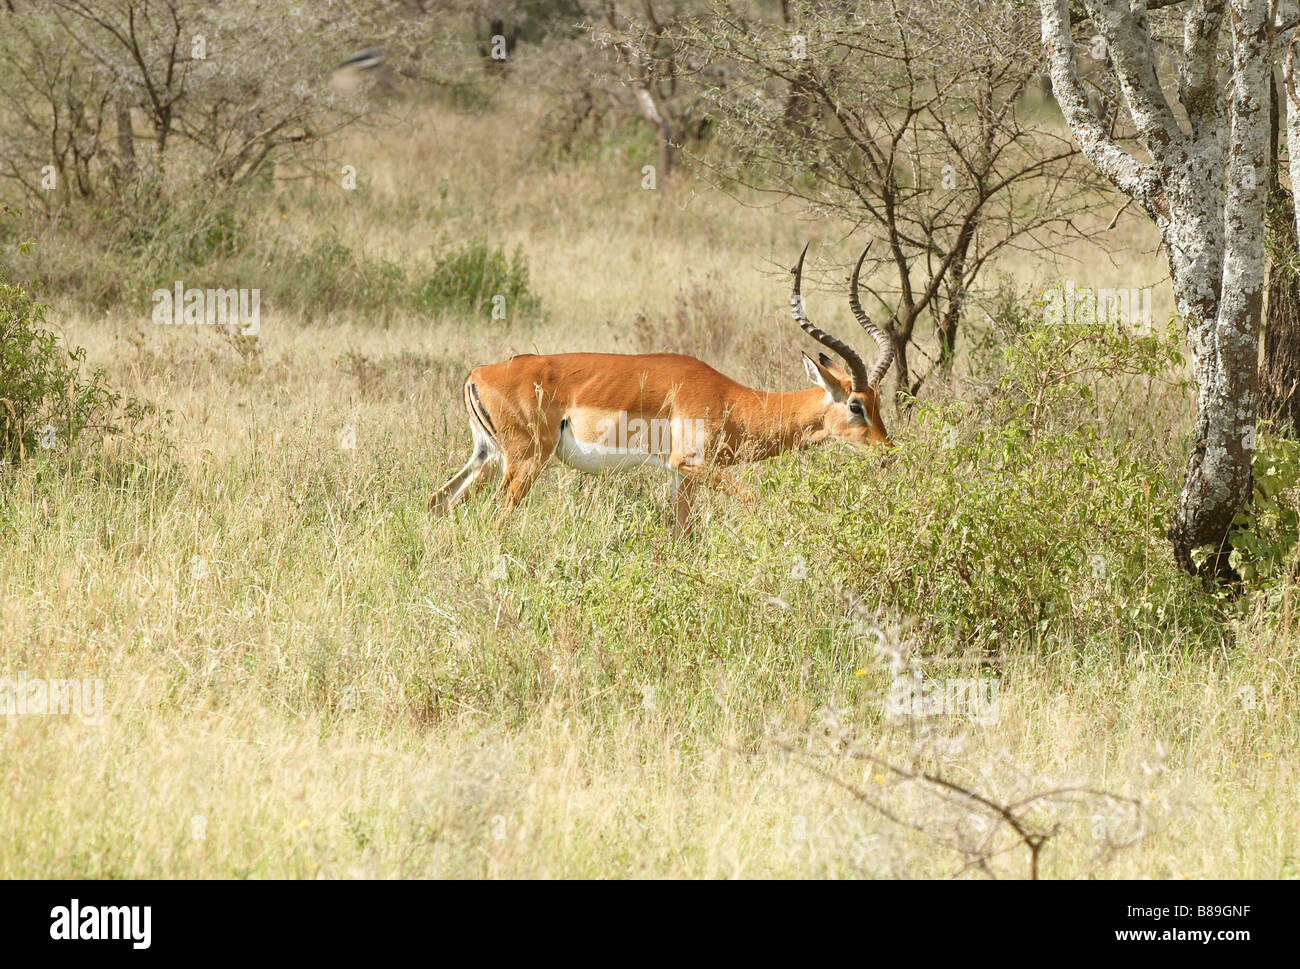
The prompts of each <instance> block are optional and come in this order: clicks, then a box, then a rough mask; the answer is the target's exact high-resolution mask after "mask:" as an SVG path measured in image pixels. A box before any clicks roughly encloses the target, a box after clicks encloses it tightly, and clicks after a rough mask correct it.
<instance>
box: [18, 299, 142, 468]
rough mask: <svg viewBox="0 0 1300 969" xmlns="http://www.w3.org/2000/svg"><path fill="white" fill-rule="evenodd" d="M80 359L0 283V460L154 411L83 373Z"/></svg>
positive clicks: (41, 312)
mask: <svg viewBox="0 0 1300 969" xmlns="http://www.w3.org/2000/svg"><path fill="white" fill-rule="evenodd" d="M85 357H86V351H85V348H84V347H78V348H77V349H75V350H71V351H69V350H65V349H64V348H63V347H62V345H61V344H60V342H59V340H58V338H57V337H56V336H55V334H54V333H53V332H52V331H51V330H49V329H48V328H47V327H46V325H45V307H44V306H42V305H41V304H40V303H38V302H36V301H35V300H34V299H33V298H32V297H31V296H30V295H29V294H28V293H27V292H26V290H24V289H22V288H21V287H18V286H12V285H8V284H5V283H0V463H3V464H16V463H17V462H19V461H21V460H23V459H24V458H26V457H27V456H28V455H29V454H31V453H32V452H33V451H34V450H35V449H36V448H37V447H43V448H46V449H55V448H62V447H64V446H66V444H67V443H68V442H72V441H75V440H77V439H78V438H80V437H81V436H82V435H84V434H86V433H87V432H100V433H108V432H116V431H119V430H120V429H121V427H120V426H119V425H120V424H124V423H125V424H131V423H135V422H136V421H139V420H140V419H141V418H143V417H144V416H145V414H146V413H151V412H152V411H153V407H152V406H151V405H147V404H143V403H141V402H139V401H137V400H135V399H134V398H129V399H126V400H125V401H124V400H123V398H122V395H121V394H119V393H116V392H114V391H112V390H110V389H109V388H108V387H107V386H106V384H105V381H104V373H103V371H102V370H94V371H92V372H91V373H90V374H89V375H88V376H83V374H82V363H83V362H84V360H85Z"/></svg>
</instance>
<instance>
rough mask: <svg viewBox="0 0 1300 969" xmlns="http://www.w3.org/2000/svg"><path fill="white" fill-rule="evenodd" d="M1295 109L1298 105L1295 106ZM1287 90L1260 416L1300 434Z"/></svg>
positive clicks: (1274, 141)
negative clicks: (1285, 152) (1285, 150)
mask: <svg viewBox="0 0 1300 969" xmlns="http://www.w3.org/2000/svg"><path fill="white" fill-rule="evenodd" d="M1291 110H1292V111H1295V108H1294V107H1292V109H1291ZM1281 117H1282V90H1281V88H1280V87H1279V86H1278V83H1277V80H1276V78H1275V79H1274V81H1273V101H1272V112H1271V115H1270V119H1269V121H1270V124H1269V132H1270V142H1271V144H1270V151H1271V155H1272V158H1273V159H1274V165H1273V171H1272V173H1271V175H1270V177H1269V180H1268V216H1267V222H1266V225H1265V229H1266V231H1267V235H1268V253H1269V262H1268V284H1267V287H1266V288H1267V291H1268V304H1267V310H1266V315H1265V323H1264V362H1263V366H1262V369H1261V370H1260V374H1259V392H1260V414H1261V416H1262V417H1264V418H1265V419H1271V420H1272V421H1273V422H1274V427H1275V429H1276V430H1278V431H1279V432H1281V433H1283V434H1289V435H1291V436H1292V437H1300V392H1297V391H1298V388H1300V260H1298V258H1297V256H1298V253H1300V249H1298V247H1297V245H1296V212H1295V198H1294V197H1293V195H1292V193H1291V191H1290V190H1289V189H1287V188H1286V187H1285V186H1284V185H1282V182H1281V179H1279V178H1278V173H1277V164H1276V159H1277V157H1278V151H1277V149H1278V128H1279V126H1280V122H1281Z"/></svg>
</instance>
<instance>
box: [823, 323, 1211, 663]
mask: <svg viewBox="0 0 1300 969" xmlns="http://www.w3.org/2000/svg"><path fill="white" fill-rule="evenodd" d="M1178 360H1179V351H1178V341H1177V338H1176V337H1174V336H1168V337H1155V336H1150V337H1139V336H1136V335H1134V334H1132V333H1130V332H1127V331H1124V330H1122V329H1110V328H1106V327H1096V326H1090V327H1080V326H1050V325H1046V326H1044V325H1039V326H1037V327H1033V326H1030V327H1026V328H1025V329H1024V332H1023V336H1022V338H1021V340H1020V341H1019V342H1018V343H1016V344H1014V345H1012V346H1010V347H1009V348H1008V349H1007V350H1006V351H1005V352H1004V361H1003V363H1004V369H1003V372H1002V375H1001V378H1000V380H999V382H998V384H997V386H996V388H995V390H994V392H993V393H992V395H991V396H990V398H989V399H988V400H987V401H986V402H984V403H982V404H980V405H974V404H971V403H969V402H966V401H959V400H949V401H946V402H943V401H939V402H932V403H929V404H927V405H924V406H922V407H921V408H920V409H919V411H918V414H917V417H918V420H917V426H916V427H915V428H914V430H912V431H911V432H908V433H906V434H901V435H899V445H898V447H897V448H896V449H895V451H894V452H893V454H892V455H891V458H890V460H889V462H888V466H887V467H886V468H884V469H871V470H868V471H867V472H866V474H867V475H868V478H867V480H868V481H869V487H867V488H865V489H864V488H862V483H863V481H862V479H861V478H857V479H855V478H852V477H849V476H846V475H845V474H844V468H843V466H842V461H840V462H834V465H832V464H831V463H827V465H826V468H827V470H826V471H825V472H822V471H820V470H819V471H815V472H814V473H813V475H811V476H810V477H809V479H808V481H807V489H808V490H807V492H806V493H805V494H806V497H805V507H804V509H803V513H802V515H801V517H802V518H803V520H805V521H812V522H816V525H815V531H816V533H817V534H818V535H822V536H825V537H826V538H827V541H828V546H829V547H828V549H827V555H826V568H827V569H828V570H829V571H830V572H831V574H833V575H834V576H835V578H836V579H837V580H838V582H839V583H840V584H842V585H843V586H846V587H848V588H849V589H850V590H852V591H853V592H854V593H855V594H856V595H861V596H862V597H863V598H864V599H865V600H866V602H867V603H868V604H870V605H874V606H877V607H883V608H884V609H885V610H886V611H889V612H893V613H896V614H898V613H901V614H904V615H906V616H909V617H914V618H915V619H916V621H917V630H916V633H917V637H918V641H919V642H920V643H921V644H923V645H925V646H927V647H928V648H931V649H943V648H948V649H951V648H957V649H963V648H966V647H973V648H976V649H988V650H991V649H997V648H1000V647H1004V646H1006V645H1008V644H1013V643H1014V644H1018V645H1027V644H1042V645H1047V644H1051V643H1058V644H1059V643H1062V642H1074V643H1078V642H1084V641H1087V640H1088V639H1090V638H1092V637H1094V636H1099V635H1110V636H1112V637H1114V638H1115V639H1117V640H1119V641H1121V642H1124V641H1134V639H1135V638H1136V637H1139V636H1143V635H1145V634H1147V633H1151V634H1154V633H1156V632H1157V631H1159V632H1160V634H1161V635H1160V638H1161V639H1167V638H1168V628H1169V626H1171V625H1173V626H1175V627H1179V628H1181V630H1182V631H1183V632H1185V633H1186V634H1187V635H1189V636H1192V637H1195V636H1198V635H1206V636H1211V637H1212V636H1214V635H1215V633H1214V631H1213V626H1212V625H1211V624H1210V623H1209V622H1208V620H1209V618H1210V617H1209V614H1208V612H1207V611H1206V608H1205V602H1204V599H1203V598H1202V597H1201V596H1200V593H1199V592H1198V590H1197V587H1195V585H1194V584H1193V583H1192V582H1190V581H1189V580H1188V579H1186V577H1184V576H1182V575H1181V573H1179V572H1178V570H1177V568H1176V567H1175V565H1174V563H1173V561H1172V555H1171V553H1170V551H1169V548H1168V545H1167V543H1166V542H1165V540H1164V533H1165V526H1166V523H1167V521H1168V515H1169V511H1170V509H1171V508H1172V504H1173V501H1174V496H1175V482H1174V481H1173V480H1172V478H1171V477H1170V476H1169V474H1168V473H1167V470H1166V468H1165V466H1164V463H1163V456H1162V455H1159V454H1153V453H1149V452H1150V450H1151V449H1150V448H1149V447H1148V448H1146V449H1145V450H1144V449H1143V445H1142V443H1141V442H1135V443H1134V444H1133V445H1132V446H1131V447H1128V448H1126V447H1125V446H1124V445H1122V444H1120V443H1119V442H1116V441H1114V440H1109V439H1105V438H1103V437H1102V436H1100V435H1099V434H1098V433H1097V429H1096V421H1095V419H1094V416H1093V415H1092V413H1090V406H1095V404H1094V405H1090V401H1093V400H1094V398H1095V397H1096V396H1098V395H1099V394H1103V393H1108V392H1114V384H1113V378H1115V377H1116V376H1118V375H1125V374H1127V375H1143V376H1146V377H1148V378H1155V377H1157V376H1158V375H1160V374H1161V373H1163V372H1165V371H1166V370H1168V369H1169V368H1171V367H1172V366H1173V365H1174V364H1175V363H1177V362H1178ZM1122 404H1123V401H1122V398H1118V399H1117V400H1115V401H1114V406H1122ZM866 460H867V461H874V460H875V459H866ZM828 514H829V521H828V520H827V516H828ZM1211 611H1212V610H1211Z"/></svg>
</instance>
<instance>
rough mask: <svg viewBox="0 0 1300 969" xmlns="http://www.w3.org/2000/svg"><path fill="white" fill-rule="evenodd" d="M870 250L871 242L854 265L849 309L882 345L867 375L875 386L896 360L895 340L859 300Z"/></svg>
mask: <svg viewBox="0 0 1300 969" xmlns="http://www.w3.org/2000/svg"><path fill="white" fill-rule="evenodd" d="M870 251H871V243H870V242H868V243H867V248H865V249H863V250H862V255H860V256H858V264H857V265H856V266H854V267H853V281H852V282H851V283H849V309H851V310H853V315H854V316H856V317H857V318H858V322H859V323H861V324H862V328H863V329H864V330H866V331H867V332H868V333H870V334H871V339H873V340H875V341H876V346H878V347H880V357H879V359H877V360H876V365H875V366H874V367H872V368H871V373H870V374H869V375H868V377H867V384H868V386H870V387H872V388H874V387H875V386H876V385H877V384H878V383H880V380H881V378H882V377H884V376H885V373H886V371H888V370H889V365H890V364H891V363H893V362H894V341H893V340H892V339H890V337H889V334H888V333H886V332H884V331H883V330H882V329H880V327H878V326H876V324H874V323H872V322H871V318H870V317H868V316H867V314H866V313H865V312H864V311H863V309H862V303H861V302H860V301H859V300H858V273H860V272H862V261H863V260H864V259H866V258H867V253H868V252H870Z"/></svg>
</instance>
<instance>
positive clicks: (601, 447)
mask: <svg viewBox="0 0 1300 969" xmlns="http://www.w3.org/2000/svg"><path fill="white" fill-rule="evenodd" d="M553 458H554V460H556V461H560V462H561V463H563V464H567V465H568V466H569V467H571V468H574V469H576V470H578V471H584V472H586V473H587V474H613V473H619V472H624V471H631V470H632V469H633V468H639V467H642V466H643V465H645V466H649V467H652V468H667V467H668V465H667V464H666V463H664V461H663V460H661V458H660V456H658V455H655V454H651V453H650V449H649V448H648V447H646V448H638V447H625V448H620V447H616V446H612V445H610V444H607V443H605V442H604V441H581V440H579V439H578V438H576V437H574V436H573V430H572V428H570V427H569V425H568V424H565V425H564V428H563V429H562V430H561V431H560V440H559V443H558V444H556V445H555V454H554V455H553Z"/></svg>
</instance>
